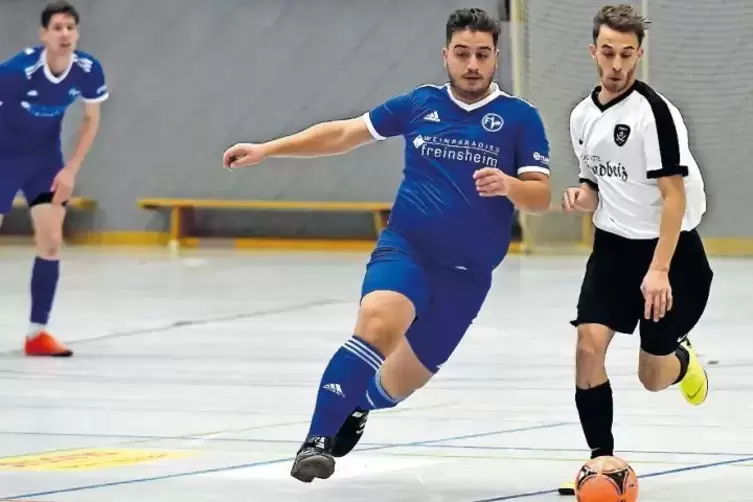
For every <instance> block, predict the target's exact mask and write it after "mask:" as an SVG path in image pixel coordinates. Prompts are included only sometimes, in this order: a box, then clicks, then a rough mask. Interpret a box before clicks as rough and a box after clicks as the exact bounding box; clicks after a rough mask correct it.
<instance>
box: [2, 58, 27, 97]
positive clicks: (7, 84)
mask: <svg viewBox="0 0 753 502" xmlns="http://www.w3.org/2000/svg"><path fill="white" fill-rule="evenodd" d="M25 82H26V75H25V74H24V72H23V70H21V69H20V68H18V67H17V66H16V65H14V64H12V62H10V61H6V62H4V63H0V102H2V101H3V100H7V99H11V98H13V97H16V96H18V95H20V94H21V91H22V89H23V86H24V84H25Z"/></svg>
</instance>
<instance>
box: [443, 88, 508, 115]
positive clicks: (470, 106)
mask: <svg viewBox="0 0 753 502" xmlns="http://www.w3.org/2000/svg"><path fill="white" fill-rule="evenodd" d="M444 87H445V89H446V90H447V95H448V96H449V97H450V99H451V100H452V102H453V103H455V104H456V105H458V106H459V107H460V108H462V109H463V110H465V111H467V112H472V111H474V110H478V109H479V108H481V107H483V106H486V105H488V104H489V103H491V102H492V101H494V100H495V99H497V98H498V97H500V96H503V95H504V94H505V93H503V92H502V91H501V90H500V89H499V85H498V84H497V83H496V82H492V84H491V89H492V92H491V93H489V95H488V96H487V97H485V98H484V99H482V100H481V101H476V102H475V103H464V102H462V101H460V100H459V99H458V98H456V97H455V95H454V94H453V93H452V86H450V84H449V83H447V84H445V86H444Z"/></svg>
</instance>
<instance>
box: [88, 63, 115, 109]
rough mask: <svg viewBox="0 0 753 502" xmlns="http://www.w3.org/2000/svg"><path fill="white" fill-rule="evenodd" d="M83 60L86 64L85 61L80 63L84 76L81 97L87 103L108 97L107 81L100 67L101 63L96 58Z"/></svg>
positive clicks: (98, 101) (100, 100) (99, 101)
mask: <svg viewBox="0 0 753 502" xmlns="http://www.w3.org/2000/svg"><path fill="white" fill-rule="evenodd" d="M85 61H87V62H88V64H87V62H85V63H84V64H83V65H82V67H83V68H84V72H85V77H84V82H83V84H82V86H81V99H82V100H84V101H85V102H87V103H101V102H102V101H104V100H106V99H107V98H109V97H110V92H109V90H108V88H107V82H106V81H105V72H104V70H103V69H102V65H101V64H100V63H99V61H97V60H96V59H92V60H85ZM87 66H88V68H87ZM87 70H88V71H87Z"/></svg>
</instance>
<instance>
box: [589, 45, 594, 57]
mask: <svg viewBox="0 0 753 502" xmlns="http://www.w3.org/2000/svg"><path fill="white" fill-rule="evenodd" d="M588 52H590V53H591V57H592V58H594V59H596V46H595V45H594V44H590V45H589V46H588Z"/></svg>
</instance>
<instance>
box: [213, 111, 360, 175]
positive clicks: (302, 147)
mask: <svg viewBox="0 0 753 502" xmlns="http://www.w3.org/2000/svg"><path fill="white" fill-rule="evenodd" d="M373 141H374V137H373V136H372V134H371V132H369V129H368V127H367V125H366V122H364V120H363V118H361V117H357V118H351V119H344V120H333V121H328V122H321V123H319V124H316V125H313V126H311V127H309V128H307V129H304V130H303V131H301V132H298V133H296V134H293V135H290V136H285V137H282V138H278V139H275V140H272V141H269V142H266V143H260V144H253V143H239V144H237V145H234V146H232V147H230V148H229V149H228V150H227V151H226V152H225V155H224V157H223V164H224V165H225V166H226V167H229V168H231V169H233V168H237V167H245V166H250V165H254V164H258V163H260V162H262V161H263V160H264V159H266V158H269V157H288V158H307V157H325V156H331V155H341V154H344V153H347V152H349V151H351V150H354V149H355V148H358V147H360V146H362V145H365V144H367V143H371V142H373Z"/></svg>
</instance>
